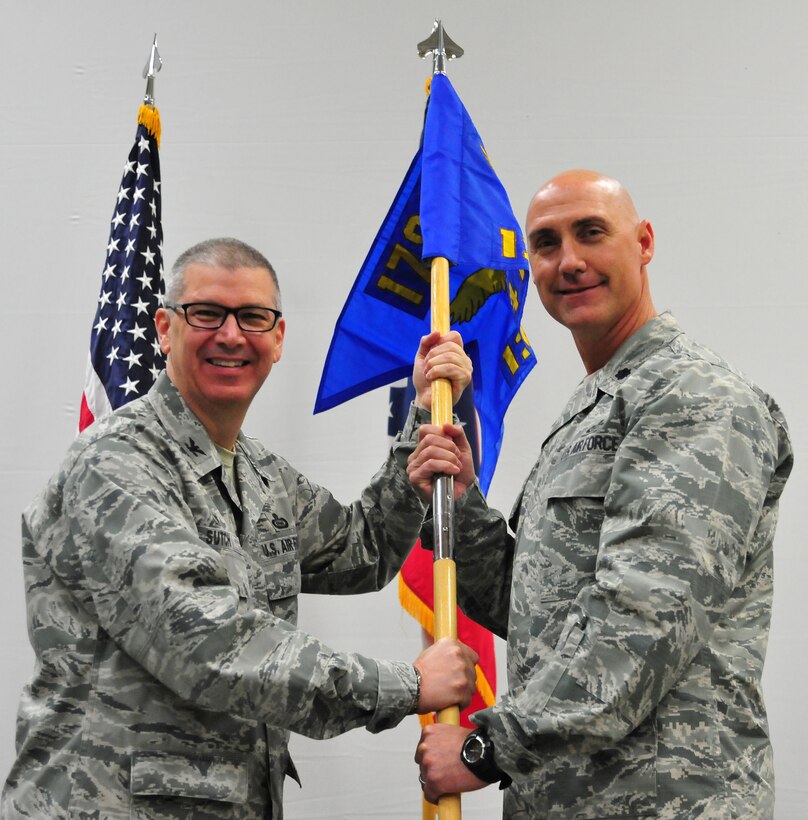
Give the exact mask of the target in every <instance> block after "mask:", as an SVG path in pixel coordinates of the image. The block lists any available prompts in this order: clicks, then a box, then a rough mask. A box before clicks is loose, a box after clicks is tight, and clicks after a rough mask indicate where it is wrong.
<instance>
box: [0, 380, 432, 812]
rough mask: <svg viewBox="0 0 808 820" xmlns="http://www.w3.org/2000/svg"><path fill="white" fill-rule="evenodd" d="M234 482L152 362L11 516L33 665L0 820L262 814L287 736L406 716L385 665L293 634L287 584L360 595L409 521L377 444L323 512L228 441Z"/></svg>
mask: <svg viewBox="0 0 808 820" xmlns="http://www.w3.org/2000/svg"><path fill="white" fill-rule="evenodd" d="M237 453H238V455H237V457H236V461H235V470H236V475H237V477H238V488H239V491H238V493H236V491H235V489H234V487H233V485H232V483H231V482H230V480H229V478H228V477H227V475H226V473H224V471H223V469H222V467H221V461H220V458H219V456H218V454H217V453H216V450H215V448H214V446H213V444H212V443H211V442H210V439H209V438H208V436H207V434H206V432H205V430H204V428H203V427H202V425H201V424H200V423H199V421H198V420H197V419H196V417H195V416H194V415H193V414H192V413H191V412H190V411H189V409H188V408H187V406H186V405H185V403H184V402H183V401H182V399H181V398H180V396H179V394H178V392H177V391H176V390H175V388H174V387H173V385H172V384H171V382H170V381H169V380H168V378H167V376H165V374H163V375H162V376H161V377H160V378H159V379H158V381H157V383H156V384H155V386H154V387H153V388H152V390H151V392H150V393H149V394H148V396H146V397H145V398H144V399H141V400H139V401H135V402H133V403H131V404H129V405H127V406H126V407H125V408H123V409H121V410H119V411H118V412H116V413H115V414H113V415H112V416H109V417H107V418H105V419H102V420H101V421H99V422H96V423H95V424H94V425H93V426H92V427H91V428H90V429H89V430H87V431H86V432H85V433H84V434H82V435H81V436H80V437H79V438H78V439H77V440H76V442H75V443H74V445H73V446H72V447H71V449H70V451H69V452H68V455H67V457H66V459H65V461H64V463H63V464H62V467H61V469H60V471H59V472H58V473H57V474H56V476H55V477H54V478H53V479H52V480H51V482H50V483H49V484H48V486H47V488H46V489H45V491H44V493H43V494H42V495H41V496H40V497H39V498H38V499H37V500H36V501H35V502H34V503H33V504H32V505H31V506H30V507H29V508H28V510H27V511H26V512H25V514H24V516H23V560H24V570H25V581H26V591H27V606H28V619H29V629H30V638H31V641H32V644H33V646H34V649H35V652H36V661H37V662H36V669H35V673H34V676H33V679H32V681H31V682H30V684H29V685H28V686H27V687H26V688H25V690H24V692H23V697H22V702H21V706H20V711H19V717H18V729H17V752H18V756H17V760H16V762H15V764H14V766H13V768H12V771H11V774H10V775H9V778H8V780H7V782H6V785H5V788H4V790H3V797H2V816H3V817H4V818H9V819H10V818H18V817H30V818H35V820H42V819H43V818H67V817H69V818H94V819H97V820H102V819H105V818H129V817H137V818H149V820H154V819H155V818H172V819H176V818H193V820H202V818H263V817H270V816H271V817H273V818H276V820H277V819H278V818H281V817H282V806H281V799H282V788H283V779H284V776H285V774H291V775H292V776H294V767H293V766H292V764H291V761H290V760H289V758H288V753H287V739H288V730H293V731H295V732H300V733H302V734H305V735H309V736H312V737H327V736H332V735H335V734H338V733H340V732H344V731H346V730H348V729H351V728H353V727H356V726H367V727H368V728H369V729H370V730H371V731H379V730H381V729H385V728H388V727H390V726H394V725H395V724H396V723H398V722H399V721H400V720H401V718H402V717H403V716H404V715H406V714H408V713H410V712H412V711H413V708H414V699H415V695H416V681H415V674H414V671H413V669H412V667H411V666H410V665H409V664H405V663H393V662H383V661H375V660H372V659H369V658H366V657H362V656H361V655H357V654H348V653H339V652H334V651H332V650H331V649H329V648H328V647H326V646H324V645H323V644H322V643H320V642H319V641H318V640H316V639H315V638H314V637H312V636H311V635H307V634H305V633H303V632H301V631H299V630H297V629H296V628H295V621H296V617H297V594H298V593H299V592H300V591H301V590H302V591H304V592H333V593H350V592H360V591H367V590H373V589H377V588H380V587H381V586H383V585H384V584H385V583H387V581H388V580H390V579H391V578H392V577H393V576H394V574H395V573H396V572H397V570H398V568H399V566H400V564H401V563H402V561H403V560H404V558H405V556H406V553H407V552H408V551H409V548H410V546H411V545H412V543H413V542H414V540H415V538H416V537H417V534H418V529H419V527H420V524H421V520H422V517H423V507H422V505H421V502H420V501H419V499H418V498H417V496H416V495H415V493H414V492H413V491H412V489H411V488H410V485H409V482H408V481H407V478H406V474H405V472H404V470H403V469H401V465H400V464H398V463H397V461H396V457H395V453H393V454H392V455H391V457H390V458H389V459H388V461H387V463H386V464H385V466H384V467H383V468H382V470H381V471H380V472H379V473H378V474H377V475H376V476H375V477H374V478H373V480H372V481H371V483H370V485H369V486H368V488H367V489H366V490H365V491H364V493H363V495H362V497H361V499H360V500H359V501H357V502H355V503H354V504H353V505H351V506H343V505H341V504H339V503H337V501H336V500H335V499H334V498H333V497H332V496H331V494H330V493H328V492H327V491H326V490H324V489H322V488H320V487H317V486H315V485H314V484H312V483H311V482H309V481H308V480H307V479H306V478H304V477H303V476H302V475H300V473H298V472H297V471H295V470H294V469H293V468H292V467H291V466H290V465H289V464H288V463H287V462H285V461H284V460H283V459H281V458H279V457H277V456H275V455H273V454H271V453H269V452H267V451H266V450H265V449H264V448H263V447H261V445H260V444H258V443H257V442H256V441H255V440H253V439H250V438H247V437H245V436H243V435H239V438H238V442H237Z"/></svg>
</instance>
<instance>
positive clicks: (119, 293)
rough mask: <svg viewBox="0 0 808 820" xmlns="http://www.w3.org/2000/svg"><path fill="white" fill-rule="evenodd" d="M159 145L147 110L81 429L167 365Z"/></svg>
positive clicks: (107, 278) (117, 223)
mask: <svg viewBox="0 0 808 820" xmlns="http://www.w3.org/2000/svg"><path fill="white" fill-rule="evenodd" d="M159 143H160V115H159V112H158V111H157V109H156V108H154V107H151V106H146V105H143V106H141V107H140V111H139V112H138V128H137V133H136V135H135V143H134V145H133V146H132V150H131V151H130V152H129V157H128V159H127V162H126V165H125V166H124V170H123V178H122V179H121V185H120V188H119V189H118V195H117V198H116V203H115V207H114V208H113V212H112V220H111V226H110V231H109V243H108V244H107V254H106V261H105V265H104V271H103V273H102V274H101V288H100V291H99V294H98V307H97V309H96V312H95V319H94V322H93V328H92V331H91V332H90V353H89V360H88V362H87V373H86V377H85V382H84V394H83V395H82V397H81V411H80V414H79V430H83V429H84V428H85V427H87V426H89V425H90V424H92V423H93V421H94V420H95V419H96V418H99V417H100V416H103V415H106V414H107V413H109V412H111V411H112V410H115V409H117V408H118V407H120V406H121V405H124V404H126V403H127V402H129V401H131V400H132V399H136V398H138V396H142V395H144V394H145V393H147V392H148V390H149V388H150V387H151V386H152V384H153V383H154V380H155V379H156V378H157V376H158V375H159V373H160V371H161V370H162V369H163V367H164V366H165V360H164V357H163V353H162V351H161V350H160V344H159V342H158V341H157V331H156V330H155V327H154V314H155V311H156V310H157V308H158V307H159V306H160V305H161V304H162V299H163V294H164V291H165V288H164V285H163V228H162V223H161V218H162V213H161V206H160V159H159V157H158V154H157V149H158V145H159Z"/></svg>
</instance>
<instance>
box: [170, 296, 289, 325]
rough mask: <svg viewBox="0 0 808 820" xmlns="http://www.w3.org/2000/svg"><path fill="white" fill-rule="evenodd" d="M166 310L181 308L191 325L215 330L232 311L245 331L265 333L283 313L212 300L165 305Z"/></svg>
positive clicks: (268, 308)
mask: <svg viewBox="0 0 808 820" xmlns="http://www.w3.org/2000/svg"><path fill="white" fill-rule="evenodd" d="M165 307H166V309H167V310H181V311H182V312H183V315H184V316H185V321H186V322H188V324H189V325H190V326H191V327H199V328H202V330H217V329H218V328H220V327H221V326H222V325H223V324H224V323H225V322H226V321H227V317H228V316H229V315H230V314H231V313H232V314H233V316H235V317H236V323H237V324H238V326H239V327H240V328H241V329H242V330H243V331H245V332H246V333H266V332H267V331H270V330H272V328H273V327H275V325H276V324H277V322H278V319H280V318H281V316H282V315H283V314H282V313H281V312H280V311H279V310H275V308H271V307H256V306H255V305H245V306H244V307H237V308H229V307H225V306H224V305H217V304H214V303H213V302H186V303H185V304H184V305H166V306H165Z"/></svg>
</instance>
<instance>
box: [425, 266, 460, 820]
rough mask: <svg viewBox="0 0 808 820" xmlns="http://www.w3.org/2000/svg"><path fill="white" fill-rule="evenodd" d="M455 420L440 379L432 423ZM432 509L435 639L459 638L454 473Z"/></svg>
mask: <svg viewBox="0 0 808 820" xmlns="http://www.w3.org/2000/svg"><path fill="white" fill-rule="evenodd" d="M431 291H432V294H431V295H432V316H431V321H432V330H438V331H440V332H441V333H448V332H449V328H450V322H449V262H448V260H447V259H445V258H443V257H436V258H435V259H433V260H432V276H431ZM451 421H452V384H451V382H450V381H449V380H448V379H438V380H437V381H436V382H434V383H433V385H432V423H433V424H437V425H442V424H447V423H451ZM432 509H433V516H434V522H435V555H434V558H435V561H434V563H433V570H432V573H433V574H432V579H433V584H434V604H435V640H436V641H439V640H440V639H441V638H457V580H456V573H455V562H454V481H453V479H452V476H445V475H442V476H438V477H437V479H436V481H435V489H434V491H433V500H432ZM438 723H447V724H449V725H450V726H459V725H460V709H459V708H458V707H457V706H452V707H449V708H448V709H442V710H441V711H440V712H438ZM460 814H461V812H460V795H459V794H446V795H444V796H443V797H441V798H440V799H439V801H438V817H439V818H440V820H460Z"/></svg>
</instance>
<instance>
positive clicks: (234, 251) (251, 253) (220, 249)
mask: <svg viewBox="0 0 808 820" xmlns="http://www.w3.org/2000/svg"><path fill="white" fill-rule="evenodd" d="M190 265H207V266H208V267H217V268H225V269H226V270H235V269H236V268H263V269H264V270H266V271H267V273H269V276H270V278H271V279H272V283H273V284H274V285H275V294H276V296H275V302H276V304H275V307H276V308H277V309H278V310H281V309H282V308H281V287H280V285H279V284H278V275H277V274H276V273H275V268H273V267H272V265H270V264H269V260H268V259H267V258H266V257H265V256H264V255H263V254H262V253H261V252H260V251H257V250H256V249H255V248H253V247H252V246H251V245H248V244H247V243H246V242H242V241H241V240H240V239H233V238H232V237H229V236H225V237H219V238H217V239H205V240H204V241H203V242H198V243H197V244H196V245H194V246H193V247H191V248H188V250H187V251H185V252H184V253H181V254H180V255H179V256H178V257H177V261H176V262H175V263H174V266H173V267H172V268H171V275H170V277H169V280H168V285H167V287H166V297H165V303H166V304H167V305H173V304H176V303H177V302H178V301H179V300H180V299H181V298H182V294H183V292H184V291H185V271H186V270H187V269H188V267H189V266H190Z"/></svg>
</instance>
